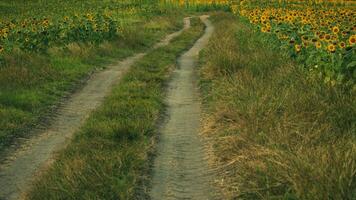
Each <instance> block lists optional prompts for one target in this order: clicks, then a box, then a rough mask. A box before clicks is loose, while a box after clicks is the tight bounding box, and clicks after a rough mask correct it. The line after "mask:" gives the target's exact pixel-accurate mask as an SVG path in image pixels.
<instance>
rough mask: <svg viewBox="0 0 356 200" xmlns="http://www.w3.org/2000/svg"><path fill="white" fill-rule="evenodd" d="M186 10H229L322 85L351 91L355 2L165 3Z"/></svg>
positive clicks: (210, 0) (354, 62) (188, 0)
mask: <svg viewBox="0 0 356 200" xmlns="http://www.w3.org/2000/svg"><path fill="white" fill-rule="evenodd" d="M164 2H166V3H167V2H168V3H171V4H172V2H173V3H175V4H176V5H180V6H184V7H193V8H196V7H199V6H202V5H205V6H212V7H218V6H225V7H226V6H228V7H229V8H230V11H231V12H233V13H234V14H236V15H237V16H239V17H242V18H243V19H246V20H247V21H248V22H249V23H250V24H252V25H253V26H254V27H255V28H256V30H257V31H259V32H262V33H263V34H269V35H271V37H268V36H267V37H266V38H267V39H268V40H271V42H277V43H278V45H279V46H280V48H282V50H283V51H285V52H288V53H289V54H290V55H291V56H292V57H294V58H296V59H297V60H298V61H299V63H301V64H302V65H303V66H304V68H306V69H307V70H308V71H310V73H311V74H312V75H315V76H318V77H321V78H322V79H323V80H324V82H325V83H326V84H329V85H331V86H335V85H338V84H342V85H350V86H351V87H353V86H354V85H355V79H356V56H355V43H356V17H355V15H356V1H350V0H348V1H347V0H329V1H326V0H299V1H298V0H274V1H273V0H272V1H255V0H239V1H236V0H166V1H164Z"/></svg>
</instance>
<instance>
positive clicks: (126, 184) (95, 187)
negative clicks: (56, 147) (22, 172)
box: [27, 19, 203, 199]
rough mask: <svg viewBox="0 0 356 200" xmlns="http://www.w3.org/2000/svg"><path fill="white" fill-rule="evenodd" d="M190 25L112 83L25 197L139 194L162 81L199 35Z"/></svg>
mask: <svg viewBox="0 0 356 200" xmlns="http://www.w3.org/2000/svg"><path fill="white" fill-rule="evenodd" d="M202 32H203V25H202V23H200V22H199V23H198V20H197V19H196V20H194V23H193V27H192V28H191V29H189V30H187V31H185V32H184V33H183V34H182V35H180V36H179V37H177V38H176V39H174V40H173V41H172V42H171V44H170V45H169V46H167V47H162V48H159V49H156V50H153V51H151V52H150V53H149V54H148V55H146V56H145V57H144V58H143V59H141V60H140V61H139V62H138V63H136V64H135V65H134V66H133V67H132V68H131V69H130V71H129V72H128V74H126V75H125V76H124V78H123V80H121V82H120V83H119V84H118V85H117V86H115V87H114V89H113V91H112V94H111V95H110V96H109V97H107V98H106V100H105V102H104V104H103V105H102V106H101V107H100V108H98V109H97V110H96V111H95V112H94V113H93V114H92V115H91V116H90V117H89V119H88V120H87V122H86V123H85V125H84V126H83V127H82V128H81V130H80V131H79V132H78V133H77V134H76V135H75V136H74V138H73V139H72V141H71V143H70V144H69V146H68V147H67V148H66V149H65V150H62V151H61V152H60V153H59V154H58V155H57V156H56V161H55V162H54V163H53V165H52V166H51V167H50V168H49V169H48V171H47V172H45V173H44V174H43V175H42V176H41V177H39V178H38V179H37V180H36V181H35V183H34V185H33V188H32V190H31V191H30V192H29V193H28V195H27V198H28V199H135V198H137V199H139V198H140V197H142V196H141V195H143V196H144V195H145V194H144V193H141V192H139V191H141V190H143V189H141V190H140V189H139V188H140V184H139V183H140V182H141V181H143V177H142V175H145V174H144V171H145V170H144V169H145V167H147V166H148V165H149V160H148V153H149V152H150V151H151V150H152V145H153V143H154V141H155V137H156V136H157V130H156V128H157V127H156V124H157V122H158V119H159V117H160V116H161V114H162V111H163V110H164V103H163V99H164V94H165V84H166V82H167V81H168V80H169V77H170V74H171V72H172V70H173V69H174V67H175V63H176V59H177V57H178V56H179V55H180V54H181V53H182V52H183V51H184V50H185V49H187V48H189V47H190V46H191V45H192V44H193V42H194V41H195V40H196V39H197V38H198V37H199V36H200V35H201V34H202Z"/></svg>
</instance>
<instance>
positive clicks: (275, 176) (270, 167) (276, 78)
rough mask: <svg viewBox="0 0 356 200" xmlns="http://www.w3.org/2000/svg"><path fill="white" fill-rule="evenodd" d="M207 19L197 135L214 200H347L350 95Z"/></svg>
mask: <svg viewBox="0 0 356 200" xmlns="http://www.w3.org/2000/svg"><path fill="white" fill-rule="evenodd" d="M212 19H213V20H214V22H215V26H216V32H215V34H214V35H213V37H212V39H211V40H210V44H209V45H208V47H207V49H206V51H205V52H204V53H203V54H202V58H203V61H202V66H201V69H200V70H201V87H202V91H203V96H204V101H205V104H204V105H205V107H206V114H207V115H206V116H205V117H204V120H203V123H204V126H203V133H204V135H206V136H207V137H208V138H210V139H211V140H210V141H212V150H213V152H214V154H215V155H216V156H215V160H214V163H216V164H217V166H218V167H219V168H218V169H220V171H219V172H220V173H221V176H219V178H220V179H219V180H218V181H217V182H218V185H219V187H220V188H221V189H222V190H221V191H222V193H223V196H224V197H223V198H222V199H355V198H356V190H355V189H356V135H355V132H356V130H355V120H356V110H355V108H356V105H355V103H356V101H355V92H354V91H349V90H344V89H343V88H339V87H329V86H326V85H325V84H323V81H322V80H320V79H318V78H317V77H310V76H309V75H308V73H307V72H305V71H303V69H302V68H301V67H298V66H297V65H296V64H295V63H293V62H292V61H291V59H290V58H289V56H288V55H285V54H283V52H280V50H278V48H276V45H274V44H273V43H270V42H266V41H271V40H267V38H266V37H268V36H266V35H263V34H260V33H256V32H254V31H253V29H252V28H251V26H250V25H248V24H247V23H245V22H244V21H241V20H240V19H237V18H236V17H233V16H231V15H229V14H223V13H220V14H218V15H215V16H214V17H212ZM340 87H341V86H340Z"/></svg>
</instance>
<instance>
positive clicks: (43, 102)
mask: <svg viewBox="0 0 356 200" xmlns="http://www.w3.org/2000/svg"><path fill="white" fill-rule="evenodd" d="M181 18H182V17H180V16H178V17H177V15H169V14H166V15H165V16H156V17H150V18H148V19H145V21H141V22H139V23H136V24H132V25H130V26H127V27H126V28H125V29H124V31H123V33H122V34H121V35H120V36H119V37H118V38H117V39H115V40H113V41H107V42H104V43H102V44H100V45H98V46H96V45H90V44H84V43H72V44H70V45H67V46H66V47H64V48H56V47H54V48H51V49H49V51H48V52H46V53H25V52H21V51H15V52H13V53H11V54H9V55H6V57H5V58H4V59H5V62H4V63H1V65H0V152H1V151H2V150H4V149H5V148H6V147H8V146H9V145H10V144H12V143H13V141H14V139H15V138H18V137H24V136H25V137H26V136H28V133H30V130H31V129H32V128H34V127H35V126H37V125H38V124H39V123H40V122H41V121H42V120H44V119H45V118H46V116H47V115H50V114H51V112H52V111H54V110H55V107H56V105H58V103H59V102H60V101H61V99H63V98H64V97H66V96H68V93H71V92H72V91H74V90H75V89H76V88H78V86H80V85H82V83H83V81H85V80H86V79H87V77H88V76H89V75H90V74H91V73H93V72H95V71H97V70H101V69H102V68H105V65H107V64H109V63H112V62H114V61H117V60H118V59H122V58H124V57H127V56H129V55H132V54H133V53H134V52H139V51H144V50H147V49H148V48H149V47H151V46H152V45H153V44H154V43H155V42H157V41H158V40H159V39H160V38H162V37H163V36H164V35H166V34H167V33H168V32H173V31H175V30H177V29H178V28H180V27H181V25H182V22H181V21H182V20H181Z"/></svg>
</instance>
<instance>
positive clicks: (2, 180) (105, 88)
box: [0, 18, 190, 200]
mask: <svg viewBox="0 0 356 200" xmlns="http://www.w3.org/2000/svg"><path fill="white" fill-rule="evenodd" d="M189 27H190V20H189V18H185V19H184V28H183V29H182V30H180V31H178V32H175V33H173V34H171V35H168V36H166V38H164V39H163V40H162V41H161V42H159V43H157V44H156V45H155V46H154V47H153V49H155V48H159V47H162V46H165V45H168V44H169V42H170V41H171V40H172V39H173V38H174V37H177V36H178V35H179V34H181V33H182V32H183V31H184V30H185V29H188V28H189ZM144 55H146V53H138V54H135V55H134V56H132V57H129V58H127V59H125V60H123V61H121V62H119V63H118V64H116V65H112V66H109V67H108V68H107V69H105V70H104V71H101V72H99V73H96V74H95V75H94V76H93V77H91V78H90V79H89V80H88V82H87V83H86V85H85V86H84V87H83V88H82V90H80V91H79V92H77V93H75V94H73V95H72V97H71V98H70V99H69V100H68V101H66V102H65V103H64V105H63V106H62V108H61V109H60V110H59V112H58V115H57V116H55V117H54V119H53V122H52V124H51V125H50V126H49V127H48V128H46V129H45V130H42V131H41V132H40V133H39V134H37V136H36V137H33V138H31V139H29V140H28V141H26V142H25V143H24V144H23V145H22V146H21V147H20V148H19V149H18V150H16V151H15V152H12V153H10V155H9V156H8V157H7V158H6V159H5V162H4V163H1V165H0V200H3V199H18V198H20V195H21V192H22V191H24V190H26V188H27V186H28V185H29V184H30V183H31V180H32V177H33V176H34V175H35V174H36V173H38V172H39V171H40V169H41V168H42V167H45V165H46V164H48V163H49V162H50V159H51V156H52V155H53V152H55V151H58V150H59V149H61V148H63V147H64V146H65V144H66V143H67V142H66V141H67V139H68V138H70V137H71V136H72V135H73V134H74V133H75V132H76V131H77V130H78V129H79V127H80V126H81V125H82V124H83V122H84V121H85V120H86V119H87V117H88V115H89V114H90V113H91V112H92V111H93V110H94V109H95V108H97V107H98V106H99V105H101V103H102V102H103V100H104V98H105V96H106V95H108V94H109V93H110V91H111V88H112V86H113V85H114V84H115V83H117V82H118V81H119V80H120V78H121V77H122V76H123V75H124V74H125V72H126V71H127V70H128V69H129V68H130V66H131V65H133V64H134V63H135V62H136V61H138V60H139V59H140V58H142V57H143V56H144Z"/></svg>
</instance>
